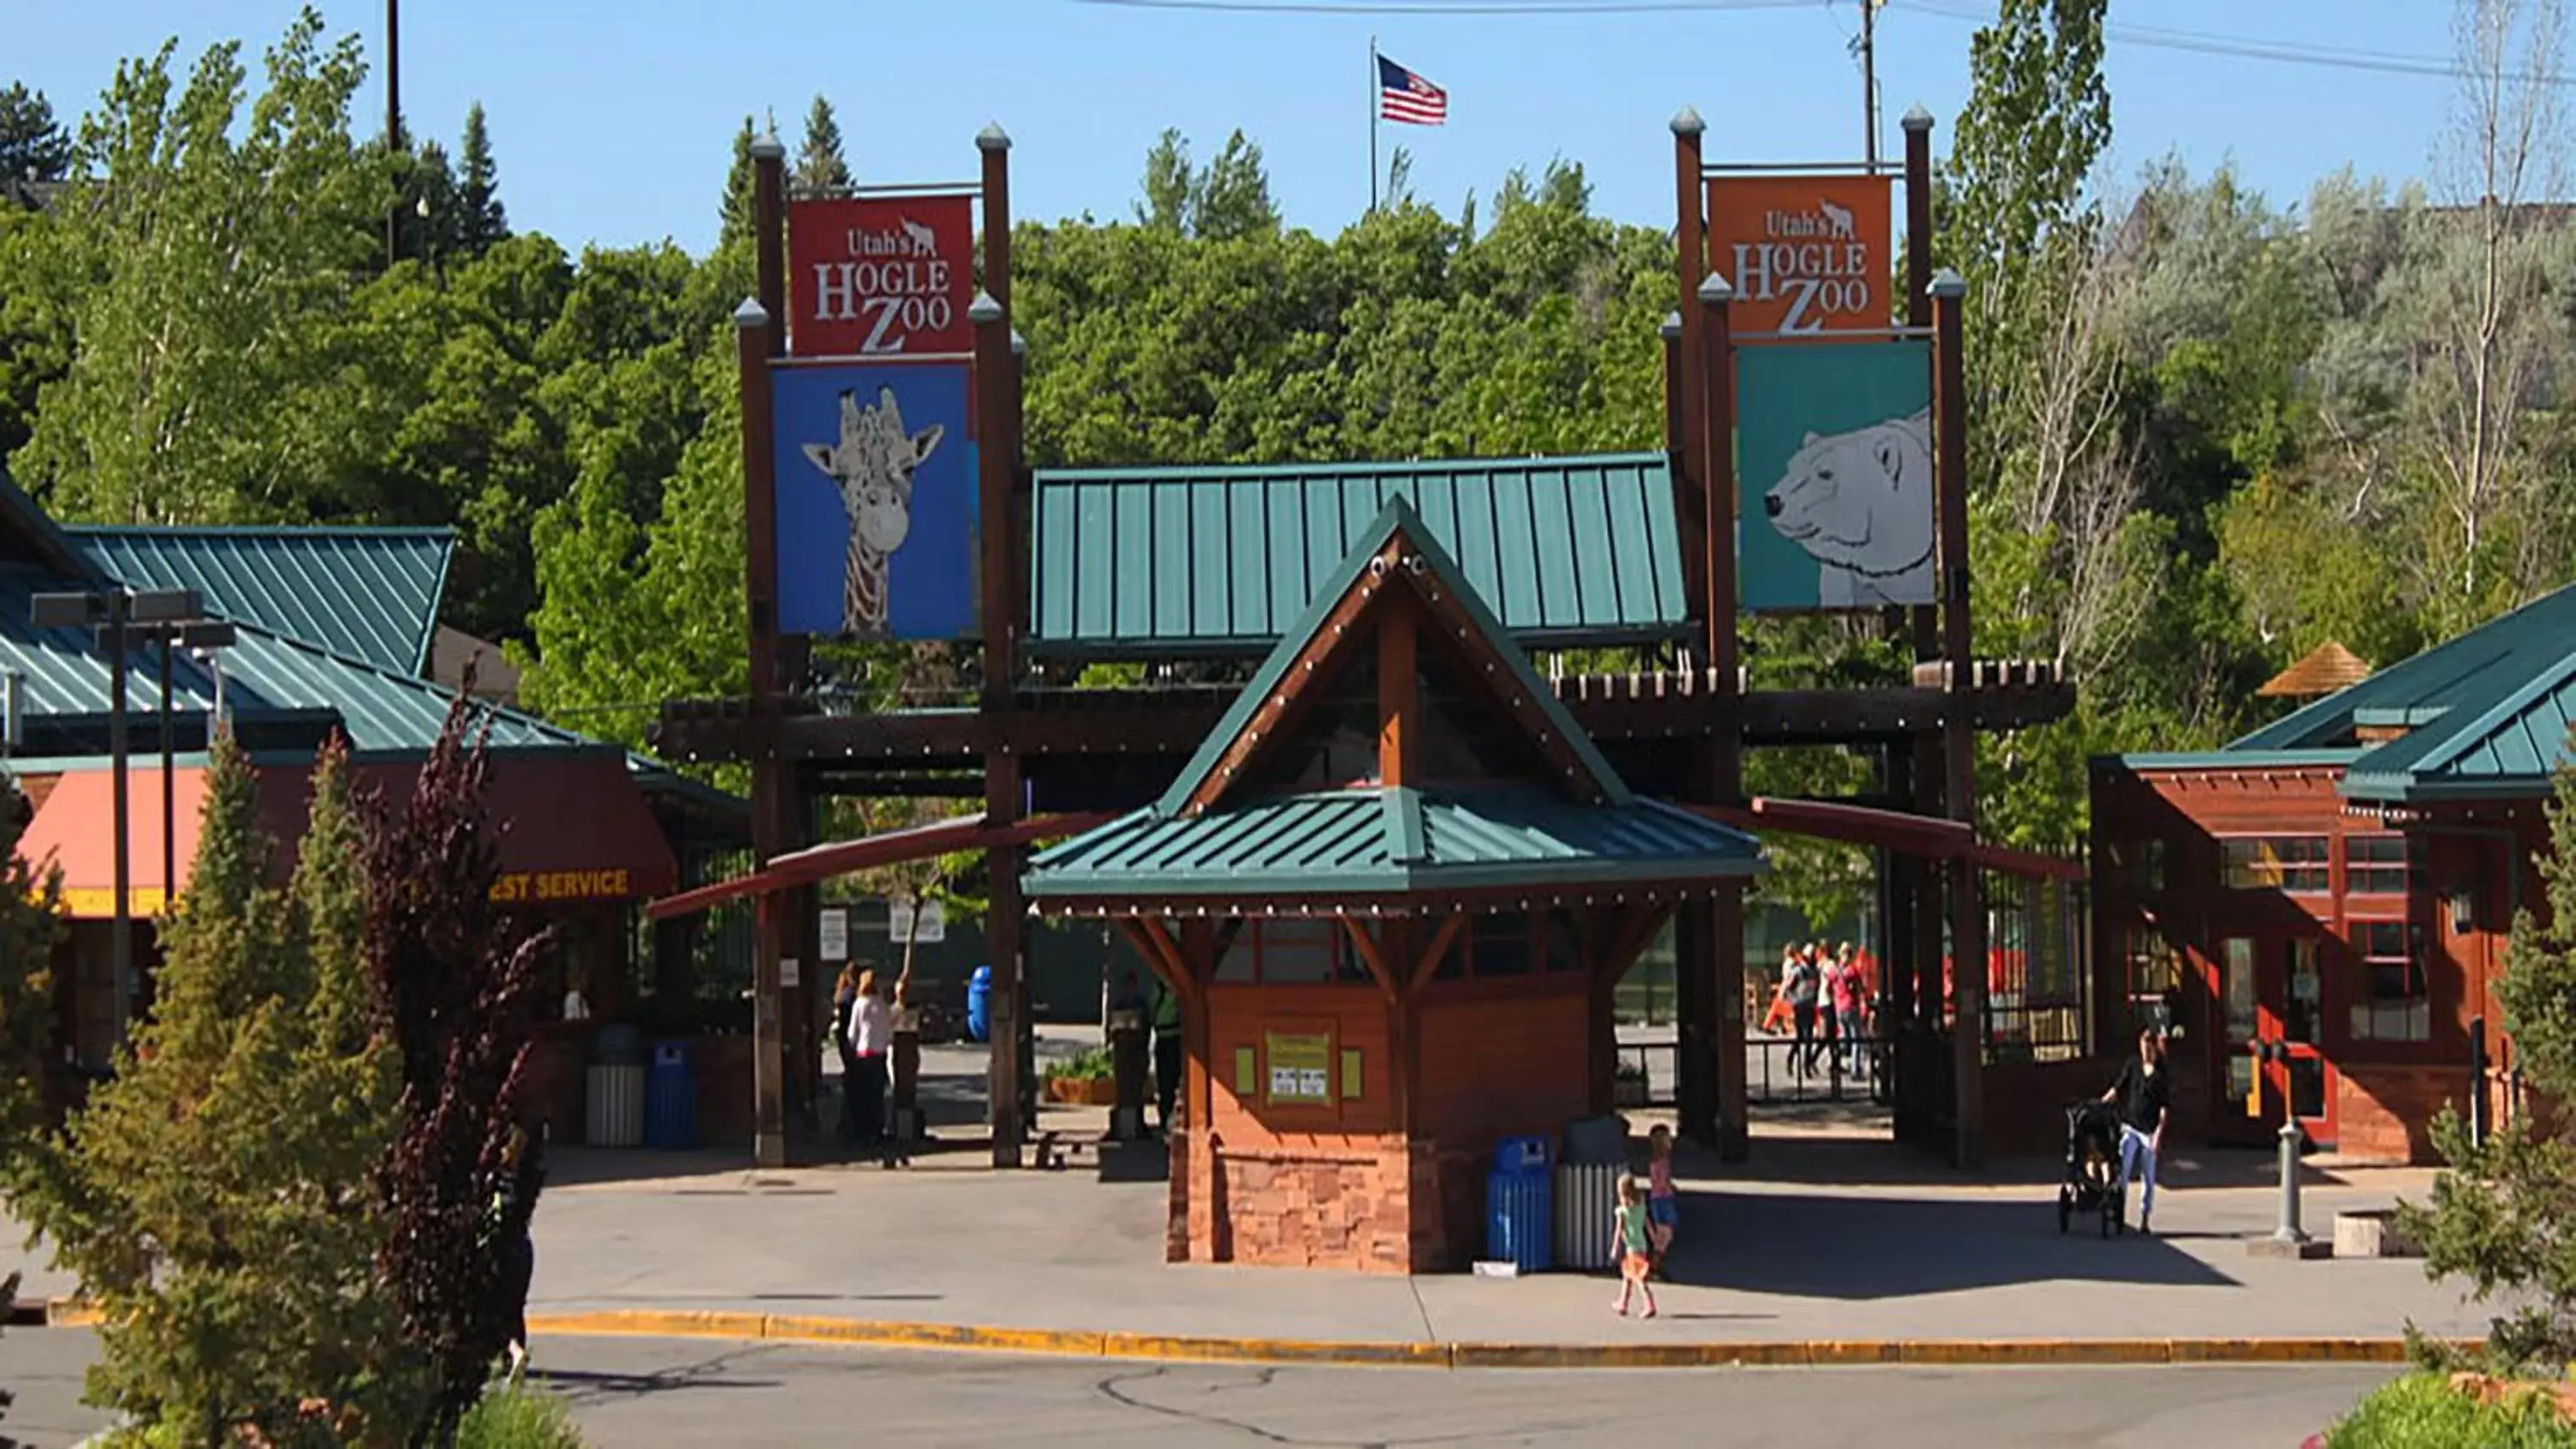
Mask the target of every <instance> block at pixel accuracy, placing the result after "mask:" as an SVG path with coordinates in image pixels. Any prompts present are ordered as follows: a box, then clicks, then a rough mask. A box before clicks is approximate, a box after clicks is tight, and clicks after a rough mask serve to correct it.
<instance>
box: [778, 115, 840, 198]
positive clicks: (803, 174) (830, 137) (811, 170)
mask: <svg viewBox="0 0 2576 1449" xmlns="http://www.w3.org/2000/svg"><path fill="white" fill-rule="evenodd" d="M849 189H850V165H849V162H847V161H846V160H844V159H843V158H842V156H841V123H840V121H839V120H837V119H836V118H834V116H833V115H832V103H831V102H830V101H827V100H825V99H824V98H823V97H822V96H821V95H820V94H819V93H818V94H817V95H816V96H815V97H814V104H813V105H812V106H810V107H808V108H807V109H806V112H805V144H804V145H803V146H801V147H799V148H797V152H796V164H795V166H793V167H792V168H790V169H789V171H788V173H787V194H788V195H790V196H796V197H815V196H838V195H840V194H842V193H843V192H845V191H847V190H849Z"/></svg>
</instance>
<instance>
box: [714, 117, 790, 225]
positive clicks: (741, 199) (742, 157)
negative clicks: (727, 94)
mask: <svg viewBox="0 0 2576 1449" xmlns="http://www.w3.org/2000/svg"><path fill="white" fill-rule="evenodd" d="M771 129H772V130H776V129H777V126H776V123H775V120H774V119H773V121H772V124H771ZM758 139H759V133H758V132H756V131H754V130H753V129H752V128H751V117H749V116H744V117H743V118H742V129H741V130H739V131H736V132H734V137H733V164H732V165H731V166H730V167H729V168H727V169H726V171H725V188H724V200H723V201H722V202H721V203H720V204H719V205H718V207H717V210H716V216H717V221H718V226H717V229H716V249H717V250H719V251H722V250H724V249H725V248H727V247H730V246H732V245H734V244H735V243H737V242H748V241H749V240H750V238H751V223H752V214H751V210H752V200H753V192H754V190H755V189H756V187H755V175H756V173H755V171H754V169H753V166H752V160H751V143H752V142H753V141H756V140H758Z"/></svg>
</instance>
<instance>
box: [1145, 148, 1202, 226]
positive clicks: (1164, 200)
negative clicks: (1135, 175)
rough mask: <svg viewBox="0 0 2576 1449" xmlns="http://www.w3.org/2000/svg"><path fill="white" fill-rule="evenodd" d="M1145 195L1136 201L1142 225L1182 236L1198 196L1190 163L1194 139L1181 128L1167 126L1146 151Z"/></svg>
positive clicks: (1195, 180) (1194, 175)
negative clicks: (1175, 128)
mask: <svg viewBox="0 0 2576 1449" xmlns="http://www.w3.org/2000/svg"><path fill="white" fill-rule="evenodd" d="M1143 189H1144V192H1145V199H1144V200H1142V201H1140V202H1138V203H1137V204H1136V221H1137V224H1138V225H1141V226H1143V227H1146V228H1147V229H1149V230H1152V231H1160V232H1169V233H1171V234H1172V235H1175V236H1178V235H1180V234H1181V233H1183V232H1185V231H1187V230H1188V229H1189V225H1190V203H1191V202H1192V201H1193V200H1195V199H1196V197H1195V193H1196V191H1197V179H1196V173H1195V172H1194V171H1193V170H1192V169H1191V167H1190V143H1189V141H1188V139H1187V138H1186V137H1184V136H1182V135H1181V133H1180V132H1179V131H1178V130H1174V129H1171V128H1168V127H1167V128H1165V130H1164V132H1163V134H1162V135H1160V136H1158V137H1156V138H1155V140H1154V148H1153V149H1152V150H1150V151H1147V152H1146V153H1145V179H1144V182H1143Z"/></svg>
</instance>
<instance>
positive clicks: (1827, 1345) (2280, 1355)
mask: <svg viewBox="0 0 2576 1449" xmlns="http://www.w3.org/2000/svg"><path fill="white" fill-rule="evenodd" d="M45 1310H46V1312H45V1321H46V1323H47V1325H48V1326H51V1327H57V1328H81V1327H88V1326H91V1325H94V1324H96V1323H97V1322H98V1318H99V1315H98V1310H97V1309H96V1307H94V1306H93V1305H91V1304H88V1303H85V1302H83V1301H81V1300H80V1299H77V1298H55V1299H52V1300H49V1301H48V1302H47V1303H46V1305H45ZM528 1328H529V1330H530V1331H531V1332H533V1333H537V1334H543V1335H549V1336H562V1337H616V1338H721V1339H729V1340H733V1341H736V1342H773V1343H814V1344H846V1345H852V1346H862V1347H876V1348H916V1349H944V1350H950V1351H961V1350H962V1351H971V1352H980V1353H1012V1354H1047V1355H1054V1356H1060V1357H1071V1358H1109V1359H1146V1360H1154V1361H1159V1362H1167V1363H1184V1362H1195V1363H1279V1364H1332V1365H1339V1366H1345V1367H1385V1368H1460V1369H1676V1368H1703V1369H1707V1368H1855V1367H1865V1366H1889V1367H1914V1368H1930V1367H1942V1368H2004V1367H2018V1368H2110V1367H2143V1366H2158V1365H2168V1364H2182V1365H2209V1364H2244V1365H2280V1364H2390V1365H2393V1364H2402V1363H2404V1362H2406V1361H2407V1355H2406V1344H2405V1341H2404V1340H2403V1339H2395V1338H2097V1339H2085V1338H2074V1339H2067V1338H2055V1339H1774V1340H1768V1341H1747V1342H1742V1343H1725V1342H1716V1343H1709V1342H1702V1343H1473V1342H1466V1343H1429V1342H1409V1341H1408V1342H1386V1341H1377V1342H1367V1341H1348V1342H1344V1341H1335V1340H1330V1339H1297V1338H1227V1337H1216V1336H1199V1335H1186V1334H1157V1333H1107V1332H1099V1331H1095V1330H1090V1329H1056V1328H999V1327H987V1326H984V1325H981V1324H972V1323H897V1322H888V1321H883V1320H878V1319H865V1318H825V1317H818V1316H804V1315H789V1314H773V1313H741V1312H730V1311H725V1310H692V1309H642V1308H618V1309H602V1310H598V1311H593V1312H583V1313H532V1314H530V1315H528ZM2455 1346H2456V1347H2459V1348H2461V1349H2472V1348H2475V1347H2476V1346H2477V1343H2476V1340H2473V1339H2462V1340H2457V1341H2455Z"/></svg>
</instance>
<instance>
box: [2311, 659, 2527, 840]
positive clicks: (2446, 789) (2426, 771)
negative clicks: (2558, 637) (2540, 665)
mask: <svg viewBox="0 0 2576 1449" xmlns="http://www.w3.org/2000/svg"><path fill="white" fill-rule="evenodd" d="M2565 647H2566V650H2567V653H2566V655H2565V657H2563V658H2562V659H2560V660H2559V661H2558V666H2557V667H2556V668H2555V669H2551V670H2549V671H2547V672H2545V673H2542V674H2540V675H2537V676H2535V677H2533V678H2530V679H2527V680H2524V681H2523V682H2522V683H2521V684H2520V685H2519V686H2518V687H2515V688H2511V689H2507V690H2506V691H2504V693H2503V694H2502V695H2501V696H2500V697H2497V698H2494V699H2493V700H2492V701H2491V702H2487V703H2485V707H2484V708H2480V707H2479V703H2480V702H2478V701H2464V702H2463V703H2461V704H2460V705H2459V706H2457V707H2456V708H2454V709H2452V710H2451V711H2449V712H2448V713H2447V714H2445V715H2444V716H2443V718H2442V719H2441V720H2440V721H2439V722H2438V723H2437V724H2432V725H2424V726H2420V727H2418V728H2416V729H2415V730H2413V731H2411V732H2409V733H2408V734H2406V735H2404V736H2402V737H2401V738H2398V739H2394V740H2391V741H2389V742H2388V743H2387V744H2384V745H2381V746H2379V747H2378V748H2377V749H2374V750H2371V751H2369V752H2368V753H2366V754H2364V755H2363V756H2362V757H2361V758H2360V759H2358V760H2355V761H2354V762H2353V765H2352V768H2351V769H2350V770H2347V771H2346V772H2345V773H2344V777H2343V785H2342V791H2343V794H2344V795H2345V796H2346V797H2347V798H2350V799H2355V800H2385V801H2417V800H2432V799H2460V798H2472V797H2477V796H2485V795H2528V794H2532V793H2535V792H2537V791H2543V790H2546V789H2547V788H2548V782H2549V776H2550V772H2551V771H2553V770H2555V769H2557V768H2558V766H2559V765H2561V764H2562V763H2565V762H2566V761H2567V759H2568V758H2569V752H2568V739H2567V731H2568V727H2569V726H2570V725H2571V724H2576V639H2570V640H2567V641H2565Z"/></svg>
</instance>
